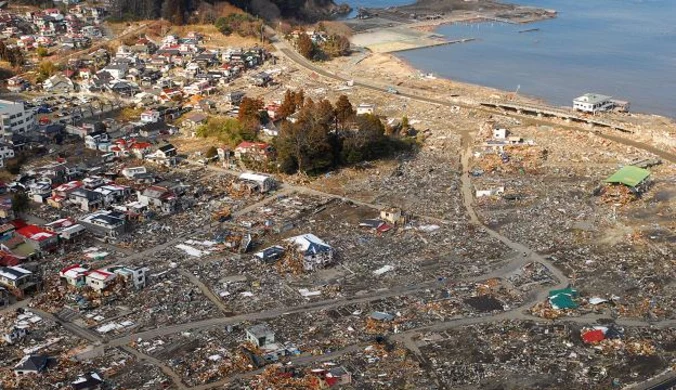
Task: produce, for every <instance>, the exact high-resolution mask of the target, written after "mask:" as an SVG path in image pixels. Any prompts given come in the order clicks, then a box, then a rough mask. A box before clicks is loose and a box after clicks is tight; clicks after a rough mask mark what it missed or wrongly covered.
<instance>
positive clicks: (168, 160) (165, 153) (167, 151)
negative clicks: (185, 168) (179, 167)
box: [145, 143, 178, 165]
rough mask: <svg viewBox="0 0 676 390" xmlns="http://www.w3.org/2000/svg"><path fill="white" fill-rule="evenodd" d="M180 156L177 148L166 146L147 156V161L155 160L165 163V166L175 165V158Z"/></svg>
mask: <svg viewBox="0 0 676 390" xmlns="http://www.w3.org/2000/svg"><path fill="white" fill-rule="evenodd" d="M177 155H178V151H177V150H176V147H174V145H172V144H169V143H167V144H164V145H161V146H160V147H158V148H157V150H156V151H154V152H153V153H150V154H148V155H146V157H145V158H146V159H148V160H155V161H156V162H159V163H163V164H165V165H173V164H174V163H175V157H176V156H177Z"/></svg>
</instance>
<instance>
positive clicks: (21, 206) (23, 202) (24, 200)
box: [12, 192, 30, 213]
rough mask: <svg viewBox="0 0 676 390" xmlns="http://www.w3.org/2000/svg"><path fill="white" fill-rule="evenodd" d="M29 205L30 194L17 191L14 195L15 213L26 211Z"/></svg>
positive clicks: (13, 206) (13, 207)
mask: <svg viewBox="0 0 676 390" xmlns="http://www.w3.org/2000/svg"><path fill="white" fill-rule="evenodd" d="M29 206H30V200H29V199H28V195H26V193H24V192H15V193H14V194H13V195H12V210H14V212H15V213H21V212H23V211H26V210H27V209H28V207H29Z"/></svg>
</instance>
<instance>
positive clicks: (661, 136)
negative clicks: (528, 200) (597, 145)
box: [325, 52, 676, 153]
mask: <svg viewBox="0 0 676 390" xmlns="http://www.w3.org/2000/svg"><path fill="white" fill-rule="evenodd" d="M355 60H357V61H355ZM325 66H326V68H327V70H329V71H332V72H333V73H335V74H338V75H340V76H341V77H344V78H347V79H350V78H352V79H355V80H357V79H362V80H370V81H373V82H376V83H378V84H380V85H382V86H393V87H394V88H395V89H399V90H401V91H406V90H407V89H408V90H411V91H413V90H415V91H416V93H423V94H425V95H427V96H429V97H434V98H437V99H442V100H447V101H449V102H454V101H455V102H458V103H462V104H470V105H479V102H482V101H489V102H490V101H498V102H511V103H516V104H526V105H529V104H530V105H538V106H544V107H548V108H552V109H561V108H564V109H566V110H571V113H572V107H571V106H559V105H554V104H551V103H550V102H548V101H547V100H546V99H545V98H541V97H538V96H530V95H524V94H515V93H514V92H513V91H506V90H502V89H498V88H493V87H489V86H484V85H480V84H473V83H468V82H464V81H459V80H454V79H452V78H448V77H445V76H441V75H437V74H434V75H433V77H428V75H429V74H430V73H425V71H424V70H421V69H418V68H416V67H414V66H413V65H411V64H410V63H409V62H408V61H406V60H405V59H403V58H399V57H398V56H397V55H396V54H394V53H372V52H367V53H365V54H364V53H362V54H359V53H355V54H353V55H352V56H350V57H342V58H338V59H334V60H332V61H330V62H329V63H325ZM533 119H534V120H537V118H536V117H533ZM598 119H599V120H602V121H608V122H614V123H617V124H620V125H622V126H623V127H626V128H630V129H631V130H632V131H633V133H632V134H631V135H626V134H624V135H618V134H617V133H616V132H615V131H614V130H597V131H602V132H606V131H609V133H608V134H611V135H612V136H621V137H623V138H627V139H631V140H635V141H642V142H648V143H651V144H654V145H656V146H659V147H662V148H664V150H667V151H669V152H672V153H675V152H676V120H675V119H674V118H671V117H667V116H663V115H659V114H653V113H643V112H631V113H629V114H618V113H603V114H600V115H599V118H598ZM561 125H564V126H565V125H566V123H565V122H564V121H563V120H561Z"/></svg>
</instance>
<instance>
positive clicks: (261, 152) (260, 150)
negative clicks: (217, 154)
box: [235, 141, 273, 161]
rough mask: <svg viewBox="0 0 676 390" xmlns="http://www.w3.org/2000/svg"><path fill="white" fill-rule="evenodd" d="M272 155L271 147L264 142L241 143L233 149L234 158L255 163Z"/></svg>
mask: <svg viewBox="0 0 676 390" xmlns="http://www.w3.org/2000/svg"><path fill="white" fill-rule="evenodd" d="M272 154H273V149H272V146H271V145H269V144H267V143H264V142H248V141H245V142H242V143H240V144H239V145H237V147H236V148H235V157H237V158H239V159H241V158H249V159H252V160H255V161H265V160H268V159H269V158H270V157H271V156H272Z"/></svg>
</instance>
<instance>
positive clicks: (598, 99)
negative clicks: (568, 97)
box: [575, 93, 612, 104]
mask: <svg viewBox="0 0 676 390" xmlns="http://www.w3.org/2000/svg"><path fill="white" fill-rule="evenodd" d="M610 99H612V96H607V95H601V94H598V93H585V94H584V95H582V96H578V97H576V98H575V101H580V102H585V103H590V104H597V103H602V102H605V101H608V100H610Z"/></svg>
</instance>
